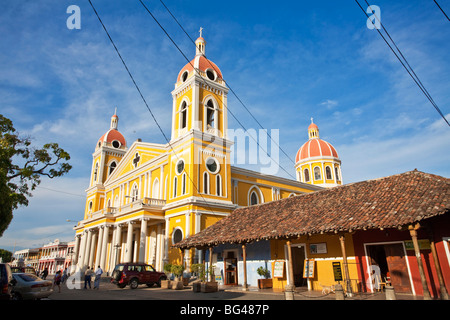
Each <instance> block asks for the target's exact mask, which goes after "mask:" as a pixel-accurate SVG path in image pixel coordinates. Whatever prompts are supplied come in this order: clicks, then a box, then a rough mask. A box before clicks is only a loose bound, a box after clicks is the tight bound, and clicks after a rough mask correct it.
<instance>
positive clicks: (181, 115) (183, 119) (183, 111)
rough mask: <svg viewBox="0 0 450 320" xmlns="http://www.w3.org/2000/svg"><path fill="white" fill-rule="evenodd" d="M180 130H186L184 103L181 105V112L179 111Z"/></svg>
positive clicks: (185, 105)
mask: <svg viewBox="0 0 450 320" xmlns="http://www.w3.org/2000/svg"><path fill="white" fill-rule="evenodd" d="M180 117H181V119H180V121H181V123H180V128H181V129H184V128H186V125H187V104H186V101H183V103H182V104H181V110H180Z"/></svg>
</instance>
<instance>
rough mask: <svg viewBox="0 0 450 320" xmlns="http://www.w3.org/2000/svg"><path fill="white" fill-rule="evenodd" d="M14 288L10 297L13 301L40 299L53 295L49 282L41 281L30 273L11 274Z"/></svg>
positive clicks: (51, 285)
mask: <svg viewBox="0 0 450 320" xmlns="http://www.w3.org/2000/svg"><path fill="white" fill-rule="evenodd" d="M13 278H14V280H13V283H14V286H13V288H12V290H11V297H12V299H14V300H22V299H32V300H34V299H42V298H47V297H48V296H49V295H51V294H52V293H53V284H52V282H51V281H49V280H42V279H41V278H39V277H38V276H36V275H34V274H31V273H13Z"/></svg>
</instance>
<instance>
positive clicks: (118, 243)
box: [112, 224, 122, 266]
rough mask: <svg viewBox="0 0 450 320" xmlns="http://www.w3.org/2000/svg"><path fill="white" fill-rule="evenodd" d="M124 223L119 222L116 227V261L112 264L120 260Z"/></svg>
mask: <svg viewBox="0 0 450 320" xmlns="http://www.w3.org/2000/svg"><path fill="white" fill-rule="evenodd" d="M121 244H122V225H120V224H118V225H117V229H116V239H115V245H114V249H113V250H114V261H113V262H112V265H114V266H115V265H116V263H119V262H120V258H119V257H120V248H121V247H122V245H121Z"/></svg>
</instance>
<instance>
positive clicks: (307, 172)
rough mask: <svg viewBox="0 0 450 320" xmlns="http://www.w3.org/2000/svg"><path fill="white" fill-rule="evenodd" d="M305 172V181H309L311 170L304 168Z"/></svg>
mask: <svg viewBox="0 0 450 320" xmlns="http://www.w3.org/2000/svg"><path fill="white" fill-rule="evenodd" d="M303 174H304V175H305V182H309V170H308V169H305V170H303Z"/></svg>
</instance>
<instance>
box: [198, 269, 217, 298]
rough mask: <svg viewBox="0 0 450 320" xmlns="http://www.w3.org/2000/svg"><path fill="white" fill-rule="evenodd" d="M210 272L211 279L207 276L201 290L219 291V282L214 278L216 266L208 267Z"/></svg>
mask: <svg viewBox="0 0 450 320" xmlns="http://www.w3.org/2000/svg"><path fill="white" fill-rule="evenodd" d="M208 271H209V274H210V275H211V281H206V279H207V276H206V277H205V278H206V279H205V281H203V282H202V283H201V289H200V291H201V292H217V291H219V284H218V283H217V282H216V281H215V279H214V267H213V266H210V267H209V268H208Z"/></svg>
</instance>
